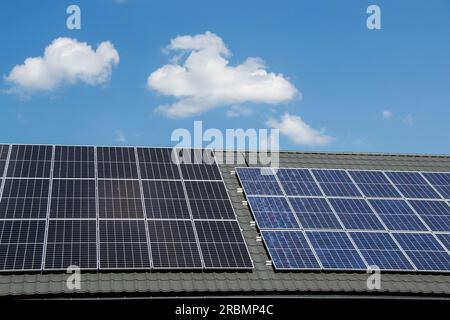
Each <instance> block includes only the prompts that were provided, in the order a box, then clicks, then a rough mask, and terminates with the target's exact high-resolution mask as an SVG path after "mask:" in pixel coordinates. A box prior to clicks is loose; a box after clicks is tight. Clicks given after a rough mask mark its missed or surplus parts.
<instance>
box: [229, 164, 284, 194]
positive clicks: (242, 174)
mask: <svg viewBox="0 0 450 320" xmlns="http://www.w3.org/2000/svg"><path fill="white" fill-rule="evenodd" d="M236 170H237V173H238V175H239V179H240V180H241V181H243V182H245V183H244V184H243V187H244V189H245V194H247V195H249V196H250V195H283V191H281V188H280V186H279V184H278V182H277V178H276V176H275V174H274V172H273V171H272V170H271V169H270V168H269V169H268V168H245V169H243V168H236Z"/></svg>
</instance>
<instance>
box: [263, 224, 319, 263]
mask: <svg viewBox="0 0 450 320" xmlns="http://www.w3.org/2000/svg"><path fill="white" fill-rule="evenodd" d="M261 234H262V236H263V238H264V242H265V243H266V246H267V248H268V250H269V254H270V257H271V259H272V261H273V264H274V266H275V268H276V269H280V270H281V269H320V265H319V263H318V262H317V259H316V257H315V256H314V253H313V251H312V250H311V248H310V247H309V245H308V242H307V241H306V239H305V236H304V235H303V233H302V232H301V231H263V232H262V233H261Z"/></svg>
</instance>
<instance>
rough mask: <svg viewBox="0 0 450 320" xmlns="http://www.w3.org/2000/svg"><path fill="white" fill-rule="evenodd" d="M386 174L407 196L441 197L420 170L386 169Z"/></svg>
mask: <svg viewBox="0 0 450 320" xmlns="http://www.w3.org/2000/svg"><path fill="white" fill-rule="evenodd" d="M385 174H386V176H387V177H388V178H389V180H391V181H392V183H393V184H394V185H395V187H396V188H397V189H398V190H399V191H400V192H401V193H402V195H403V196H404V197H405V198H413V199H414V198H415V199H440V198H441V196H440V195H439V194H437V192H436V191H435V190H434V189H433V187H432V186H431V185H430V184H428V182H427V181H426V180H425V179H424V178H423V177H422V176H421V175H420V173H418V172H406V171H405V172H402V171H386V172H385Z"/></svg>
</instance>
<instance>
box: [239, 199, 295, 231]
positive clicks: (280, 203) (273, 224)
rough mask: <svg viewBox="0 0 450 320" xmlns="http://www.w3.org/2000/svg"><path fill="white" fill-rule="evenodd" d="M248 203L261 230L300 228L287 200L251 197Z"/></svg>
mask: <svg viewBox="0 0 450 320" xmlns="http://www.w3.org/2000/svg"><path fill="white" fill-rule="evenodd" d="M247 201H248V203H249V205H250V207H251V209H252V210H251V211H252V213H253V215H254V216H255V219H256V223H257V224H258V228H259V229H292V228H294V229H295V228H299V227H300V226H299V224H298V222H297V220H296V219H295V217H294V215H293V213H292V210H291V208H290V207H289V204H288V202H287V200H286V199H285V198H278V197H252V196H249V197H247Z"/></svg>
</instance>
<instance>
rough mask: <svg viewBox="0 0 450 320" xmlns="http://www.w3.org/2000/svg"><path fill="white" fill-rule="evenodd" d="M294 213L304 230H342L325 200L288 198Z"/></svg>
mask: <svg viewBox="0 0 450 320" xmlns="http://www.w3.org/2000/svg"><path fill="white" fill-rule="evenodd" d="M289 201H290V202H291V204H292V208H293V209H294V213H295V214H296V215H297V217H298V220H299V221H300V223H301V225H302V226H303V228H305V229H342V227H341V224H340V223H339V220H338V219H337V218H336V215H335V214H334V213H333V210H332V209H331V207H330V206H329V204H328V202H327V201H326V200H325V199H317V198H290V199H289Z"/></svg>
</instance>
